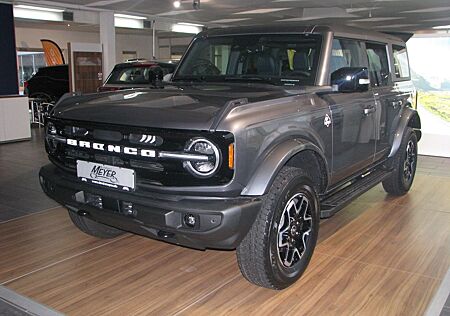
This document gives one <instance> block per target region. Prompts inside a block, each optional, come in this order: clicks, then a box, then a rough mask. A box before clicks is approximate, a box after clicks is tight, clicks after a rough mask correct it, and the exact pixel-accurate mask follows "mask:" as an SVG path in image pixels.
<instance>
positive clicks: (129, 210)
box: [121, 201, 135, 216]
mask: <svg viewBox="0 0 450 316" xmlns="http://www.w3.org/2000/svg"><path fill="white" fill-rule="evenodd" d="M121 211H122V213H123V214H124V215H128V216H133V215H135V214H134V210H133V203H132V202H126V201H122V207H121Z"/></svg>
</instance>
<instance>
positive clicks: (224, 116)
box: [40, 25, 421, 289]
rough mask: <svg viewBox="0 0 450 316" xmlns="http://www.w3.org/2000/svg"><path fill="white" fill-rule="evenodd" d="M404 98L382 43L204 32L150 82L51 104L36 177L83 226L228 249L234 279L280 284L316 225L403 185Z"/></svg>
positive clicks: (322, 34)
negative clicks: (165, 75) (45, 161)
mask: <svg viewBox="0 0 450 316" xmlns="http://www.w3.org/2000/svg"><path fill="white" fill-rule="evenodd" d="M414 106H415V89H414V87H413V84H412V82H411V79H410V71H409V64H408V55H407V51H406V45H405V42H404V40H402V39H401V38H399V37H397V36H394V35H388V34H382V33H375V32H370V31H366V30H359V29H353V28H344V27H328V26H320V25H316V26H292V25H291V26H282V25H280V26H273V27H267V26H264V27H262V26H261V27H258V26H252V27H239V28H226V29H211V30H206V31H203V32H201V33H200V34H198V35H197V36H195V38H194V39H193V41H192V43H191V44H190V46H189V48H188V50H187V52H186V54H185V56H184V57H183V58H182V60H181V62H180V64H179V65H178V67H177V69H176V70H175V72H174V74H173V76H172V78H171V82H170V83H169V84H167V85H165V87H164V89H136V90H122V91H116V92H106V93H99V94H88V95H73V96H70V97H68V96H66V97H63V98H62V99H61V100H60V101H59V103H58V104H57V105H56V107H55V108H54V111H53V113H52V114H51V116H50V117H49V118H48V119H47V120H46V139H45V146H46V150H47V152H48V157H49V159H50V161H51V164H49V165H46V166H44V167H42V169H41V170H40V182H41V184H42V188H43V190H44V191H45V192H46V194H47V195H48V196H50V197H51V198H53V199H54V200H56V201H58V202H59V203H60V204H62V205H64V206H65V207H66V208H67V209H68V211H69V215H70V218H71V219H72V221H73V223H74V224H75V225H76V226H77V227H78V228H79V229H80V230H82V231H83V232H85V233H87V234H90V235H93V236H97V237H103V238H107V237H114V236H117V235H119V234H122V233H123V232H125V231H128V232H133V233H135V234H140V235H144V236H148V237H151V238H155V239H159V240H163V241H167V242H170V243H174V244H178V245H182V246H188V247H193V248H197V249H206V248H215V249H236V253H237V261H238V264H239V267H240V269H241V271H242V274H243V275H244V277H245V278H247V279H248V280H249V281H250V282H252V283H254V284H256V285H259V286H263V287H267V288H272V289H283V288H285V287H287V286H289V285H291V284H293V283H294V282H295V281H296V280H297V279H298V278H299V277H300V276H301V275H302V273H303V272H304V271H305V269H306V267H307V265H308V263H309V261H310V259H311V256H312V254H313V251H314V248H315V245H316V241H317V236H318V230H319V221H320V219H321V218H327V217H330V216H332V215H333V214H334V213H336V212H337V211H339V210H340V209H342V208H343V207H344V206H345V205H347V204H348V203H350V202H351V201H352V200H354V199H355V198H356V197H358V196H359V195H361V194H363V193H364V192H366V191H367V190H369V189H370V188H372V187H374V186H375V185H377V184H379V183H382V185H383V187H384V189H385V190H386V191H387V192H388V193H389V194H393V195H402V194H405V193H406V192H408V190H409V189H410V187H411V185H412V182H413V179H414V174H415V170H416V165H417V142H418V140H419V139H420V137H421V131H420V118H419V116H418V114H417V112H416V110H414Z"/></svg>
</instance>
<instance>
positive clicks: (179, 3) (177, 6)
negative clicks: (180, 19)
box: [173, 0, 181, 9]
mask: <svg viewBox="0 0 450 316" xmlns="http://www.w3.org/2000/svg"><path fill="white" fill-rule="evenodd" d="M173 6H174V8H176V9H178V8H179V7H181V1H178V0H177V1H174V2H173Z"/></svg>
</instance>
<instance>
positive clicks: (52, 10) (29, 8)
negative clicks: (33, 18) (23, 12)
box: [14, 4, 64, 12]
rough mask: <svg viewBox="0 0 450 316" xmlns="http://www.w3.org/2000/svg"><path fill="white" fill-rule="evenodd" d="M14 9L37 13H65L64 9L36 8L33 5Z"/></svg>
mask: <svg viewBox="0 0 450 316" xmlns="http://www.w3.org/2000/svg"><path fill="white" fill-rule="evenodd" d="M14 7H15V8H21V9H27V10H36V11H46V12H64V10H63V9H55V8H44V7H36V6H33V5H25V4H19V5H15V6H14Z"/></svg>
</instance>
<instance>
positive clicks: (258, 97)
mask: <svg viewBox="0 0 450 316" xmlns="http://www.w3.org/2000/svg"><path fill="white" fill-rule="evenodd" d="M286 95H289V94H288V92H286V91H285V90H284V89H282V87H276V86H270V85H260V84H245V85H234V84H232V85H230V84H227V85H201V86H200V85H198V86H184V87H179V86H177V87H175V86H166V87H165V88H164V89H135V90H121V91H118V92H112V93H111V92H108V93H97V94H89V95H82V96H74V97H70V98H63V99H62V100H61V101H60V102H59V103H58V104H57V106H56V107H55V111H54V114H53V115H54V117H56V118H61V119H69V120H77V121H89V122H99V123H108V124H119V125H131V126H141V127H154V128H173V129H191V130H209V129H211V128H212V126H213V125H214V123H215V121H216V120H217V119H218V118H220V117H221V115H222V114H223V113H224V112H225V111H226V110H227V108H228V107H230V105H231V104H234V105H233V106H235V102H232V101H233V100H239V99H241V100H240V102H238V104H245V103H247V102H256V101H263V100H267V99H274V98H278V97H283V96H286ZM216 123H217V122H216Z"/></svg>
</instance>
